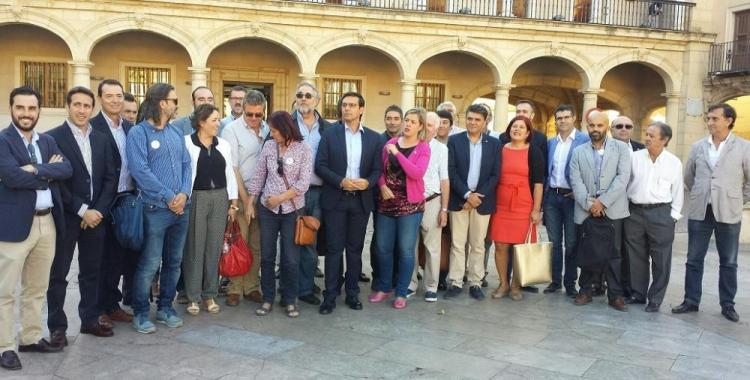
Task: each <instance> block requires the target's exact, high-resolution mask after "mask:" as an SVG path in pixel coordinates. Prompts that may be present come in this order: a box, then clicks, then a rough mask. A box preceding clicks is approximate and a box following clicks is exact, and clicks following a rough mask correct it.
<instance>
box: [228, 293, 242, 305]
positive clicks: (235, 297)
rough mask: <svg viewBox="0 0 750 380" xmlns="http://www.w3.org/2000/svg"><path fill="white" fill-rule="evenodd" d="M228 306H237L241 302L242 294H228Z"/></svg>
mask: <svg viewBox="0 0 750 380" xmlns="http://www.w3.org/2000/svg"><path fill="white" fill-rule="evenodd" d="M226 304H227V306H237V305H239V304H240V295H239V294H227V301H226Z"/></svg>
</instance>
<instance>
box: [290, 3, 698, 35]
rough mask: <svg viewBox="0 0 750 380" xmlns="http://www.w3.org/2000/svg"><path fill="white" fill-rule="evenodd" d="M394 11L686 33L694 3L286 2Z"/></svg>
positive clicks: (688, 28)
mask: <svg viewBox="0 0 750 380" xmlns="http://www.w3.org/2000/svg"><path fill="white" fill-rule="evenodd" d="M287 1H294V2H302V3H316V4H329V5H330V4H333V5H337V6H350V7H364V8H377V9H392V10H394V11H413V12H432V13H449V14H456V15H473V16H488V17H498V18H519V19H533V20H548V21H554V22H569V23H587V24H599V25H609V26H622V27H634V28H648V29H661V30H669V31H678V32H685V31H688V30H690V21H691V15H692V9H693V7H694V6H695V3H692V2H687V1H674V0H672V1H650V0H287Z"/></svg>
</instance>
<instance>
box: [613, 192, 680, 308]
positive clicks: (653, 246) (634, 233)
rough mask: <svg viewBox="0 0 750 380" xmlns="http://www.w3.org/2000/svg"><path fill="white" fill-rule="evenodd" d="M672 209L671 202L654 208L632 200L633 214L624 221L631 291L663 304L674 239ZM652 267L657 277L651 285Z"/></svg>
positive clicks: (638, 297) (638, 295)
mask: <svg viewBox="0 0 750 380" xmlns="http://www.w3.org/2000/svg"><path fill="white" fill-rule="evenodd" d="M671 212H672V207H671V206H670V205H669V204H664V205H661V206H658V207H653V208H643V207H639V206H638V205H633V204H631V205H630V217H629V218H627V219H625V222H624V223H623V224H624V237H625V239H624V240H625V246H626V247H627V250H628V254H629V255H630V285H631V293H632V296H633V297H635V298H637V299H639V300H648V301H649V302H651V303H655V304H661V302H662V301H663V300H664V294H665V293H666V292H667V285H668V284H669V273H670V271H671V269H672V242H673V241H674V220H673V219H672V215H671ZM649 259H650V260H651V265H650V268H649ZM623 265H624V264H623ZM649 269H650V272H652V275H653V278H654V280H653V282H651V286H650V287H649V284H648V283H649V278H650V276H649Z"/></svg>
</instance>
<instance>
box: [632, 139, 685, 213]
mask: <svg viewBox="0 0 750 380" xmlns="http://www.w3.org/2000/svg"><path fill="white" fill-rule="evenodd" d="M630 157H631V160H630V161H631V165H632V168H633V170H632V171H631V172H630V183H629V184H628V198H629V199H630V201H631V202H633V203H635V204H655V203H671V204H672V212H671V215H672V218H673V219H675V220H677V219H680V218H681V217H682V214H681V213H680V212H681V211H682V203H683V201H684V196H685V195H684V193H683V182H682V162H681V161H680V159H679V158H677V156H675V155H674V154H672V153H670V152H669V151H667V150H666V149H665V150H664V151H662V152H661V154H659V157H657V158H656V161H651V157H650V156H649V154H648V149H641V150H639V151H637V152H633V154H632V155H631V156H630Z"/></svg>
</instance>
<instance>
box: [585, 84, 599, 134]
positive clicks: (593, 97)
mask: <svg viewBox="0 0 750 380" xmlns="http://www.w3.org/2000/svg"><path fill="white" fill-rule="evenodd" d="M580 92H581V93H582V94H583V109H582V110H581V115H580V118H581V127H582V128H583V127H586V126H588V123H586V120H584V117H585V116H586V112H588V110H590V109H592V108H596V103H597V101H598V99H599V92H601V89H600V88H587V89H583V90H581V91H580Z"/></svg>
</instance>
